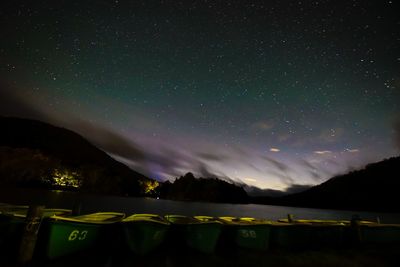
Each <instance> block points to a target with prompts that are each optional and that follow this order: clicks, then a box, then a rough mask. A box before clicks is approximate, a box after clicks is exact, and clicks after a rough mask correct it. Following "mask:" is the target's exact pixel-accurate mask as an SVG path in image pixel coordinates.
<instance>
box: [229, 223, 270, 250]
mask: <svg viewBox="0 0 400 267" xmlns="http://www.w3.org/2000/svg"><path fill="white" fill-rule="evenodd" d="M225 227H226V230H225V234H224V236H225V239H226V240H225V242H228V243H231V245H232V244H234V245H235V246H237V247H239V248H244V249H253V250H266V249H268V248H269V236H270V226H269V225H267V224H246V225H226V226H225Z"/></svg>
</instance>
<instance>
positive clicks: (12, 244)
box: [0, 204, 71, 258]
mask: <svg viewBox="0 0 400 267" xmlns="http://www.w3.org/2000/svg"><path fill="white" fill-rule="evenodd" d="M28 209H29V207H28V206H18V205H8V204H7V205H5V204H3V205H1V206H0V250H1V251H2V252H4V255H8V256H9V257H10V258H15V256H16V253H17V252H18V249H19V245H20V242H21V238H22V234H23V232H24V229H25V227H27V226H28V225H26V216H27V213H28ZM68 214H71V210H67V209H44V210H43V215H42V216H43V218H48V217H50V216H54V215H68Z"/></svg>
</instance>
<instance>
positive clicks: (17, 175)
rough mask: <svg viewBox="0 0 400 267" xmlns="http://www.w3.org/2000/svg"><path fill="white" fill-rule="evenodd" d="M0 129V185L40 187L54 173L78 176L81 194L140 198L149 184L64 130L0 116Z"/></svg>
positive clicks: (144, 177) (122, 165)
mask: <svg viewBox="0 0 400 267" xmlns="http://www.w3.org/2000/svg"><path fill="white" fill-rule="evenodd" d="M0 125H1V129H2V130H1V131H0V157H1V162H0V183H1V184H6V185H17V186H21V185H22V186H32V185H41V184H43V182H44V183H45V182H46V179H45V178H46V175H47V176H51V175H52V172H54V169H56V170H57V171H58V172H62V173H68V172H69V173H74V174H76V175H78V176H79V177H80V178H81V179H82V180H83V181H82V188H81V189H82V191H86V192H100V193H112V194H124V195H140V194H141V192H142V191H143V186H142V184H143V183H145V182H146V181H149V180H150V179H149V178H147V177H146V176H144V175H142V174H140V173H138V172H136V171H134V170H132V169H130V168H129V167H127V166H126V165H124V164H122V163H120V162H118V161H116V160H115V159H113V158H112V157H110V156H109V155H108V154H107V153H105V152H104V151H102V150H100V149H98V148H97V147H95V146H94V145H92V144H91V143H90V142H89V141H88V140H86V139H85V138H83V137H82V136H80V135H79V134H77V133H75V132H73V131H70V130H68V129H64V128H60V127H56V126H53V125H50V124H48V123H44V122H41V121H37V120H31V119H22V118H13V117H2V116H0ZM39 176H40V177H39ZM50 178H51V177H50ZM50 178H48V179H50Z"/></svg>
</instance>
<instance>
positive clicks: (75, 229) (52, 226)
mask: <svg viewBox="0 0 400 267" xmlns="http://www.w3.org/2000/svg"><path fill="white" fill-rule="evenodd" d="M124 217H125V214H123V213H116V212H98V213H92V214H86V215H80V216H57V215H56V216H51V217H49V218H47V220H45V221H44V222H43V225H42V227H41V229H40V232H39V235H40V236H39V238H40V240H39V250H40V254H44V256H45V257H47V258H49V259H54V258H57V257H61V256H65V255H68V254H72V253H75V252H79V251H84V250H87V249H90V248H93V247H94V246H95V245H96V244H98V243H101V242H100V241H101V238H102V237H104V235H105V234H106V231H107V229H111V228H107V227H109V226H111V225H112V224H113V223H116V222H120V221H121V220H122V219H123V218H124Z"/></svg>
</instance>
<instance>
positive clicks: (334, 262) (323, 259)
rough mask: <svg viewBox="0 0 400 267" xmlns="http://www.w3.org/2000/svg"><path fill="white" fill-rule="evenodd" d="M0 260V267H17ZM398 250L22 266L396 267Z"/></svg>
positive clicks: (102, 256)
mask: <svg viewBox="0 0 400 267" xmlns="http://www.w3.org/2000/svg"><path fill="white" fill-rule="evenodd" d="M4 256H5V255H3V257H1V260H0V266H7V267H8V266H9V267H14V266H21V265H18V264H16V263H15V262H13V261H10V260H5V259H6V257H4ZM399 261H400V246H398V245H396V246H385V247H382V246H379V247H377V246H369V247H358V248H342V249H324V250H313V251H305V250H297V251H282V250H269V251H258V252H254V251H244V250H234V251H222V252H219V253H216V254H202V253H198V252H194V251H191V250H185V249H182V250H179V251H178V250H173V249H172V248H168V247H163V248H161V249H159V250H158V251H156V252H154V253H151V254H149V255H145V256H139V255H132V253H129V252H127V251H125V250H123V249H122V250H118V251H115V252H114V253H113V255H110V254H109V253H105V252H104V251H86V252H83V253H79V254H75V255H70V256H67V257H64V258H61V259H57V260H53V261H49V260H43V259H36V260H34V261H33V262H31V263H30V264H28V265H26V266H31V267H39V266H44V267H46V266H56V267H58V266H59V267H67V266H68V267H69V266H74V267H75V266H96V267H102V266H104V267H114V266H115V267H116V266H122V267H125V266H126V267H127V266H157V267H175V266H178V267H181V266H182V267H184V266H199V267H200V266H201V267H204V266H207V267H208V266H211V267H213V266H218V267H222V266H257V267H259V266H261V267H262V266H268V267H271V266H279V267H282V266H288V267H300V266H332V267H337V266H345V267H346V266H349V267H350V266H351V267H354V266H360V267H361V266H363V267H364V266H366V267H368V266H371V267H377V266H393V267H395V266H396V267H397V266H399Z"/></svg>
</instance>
